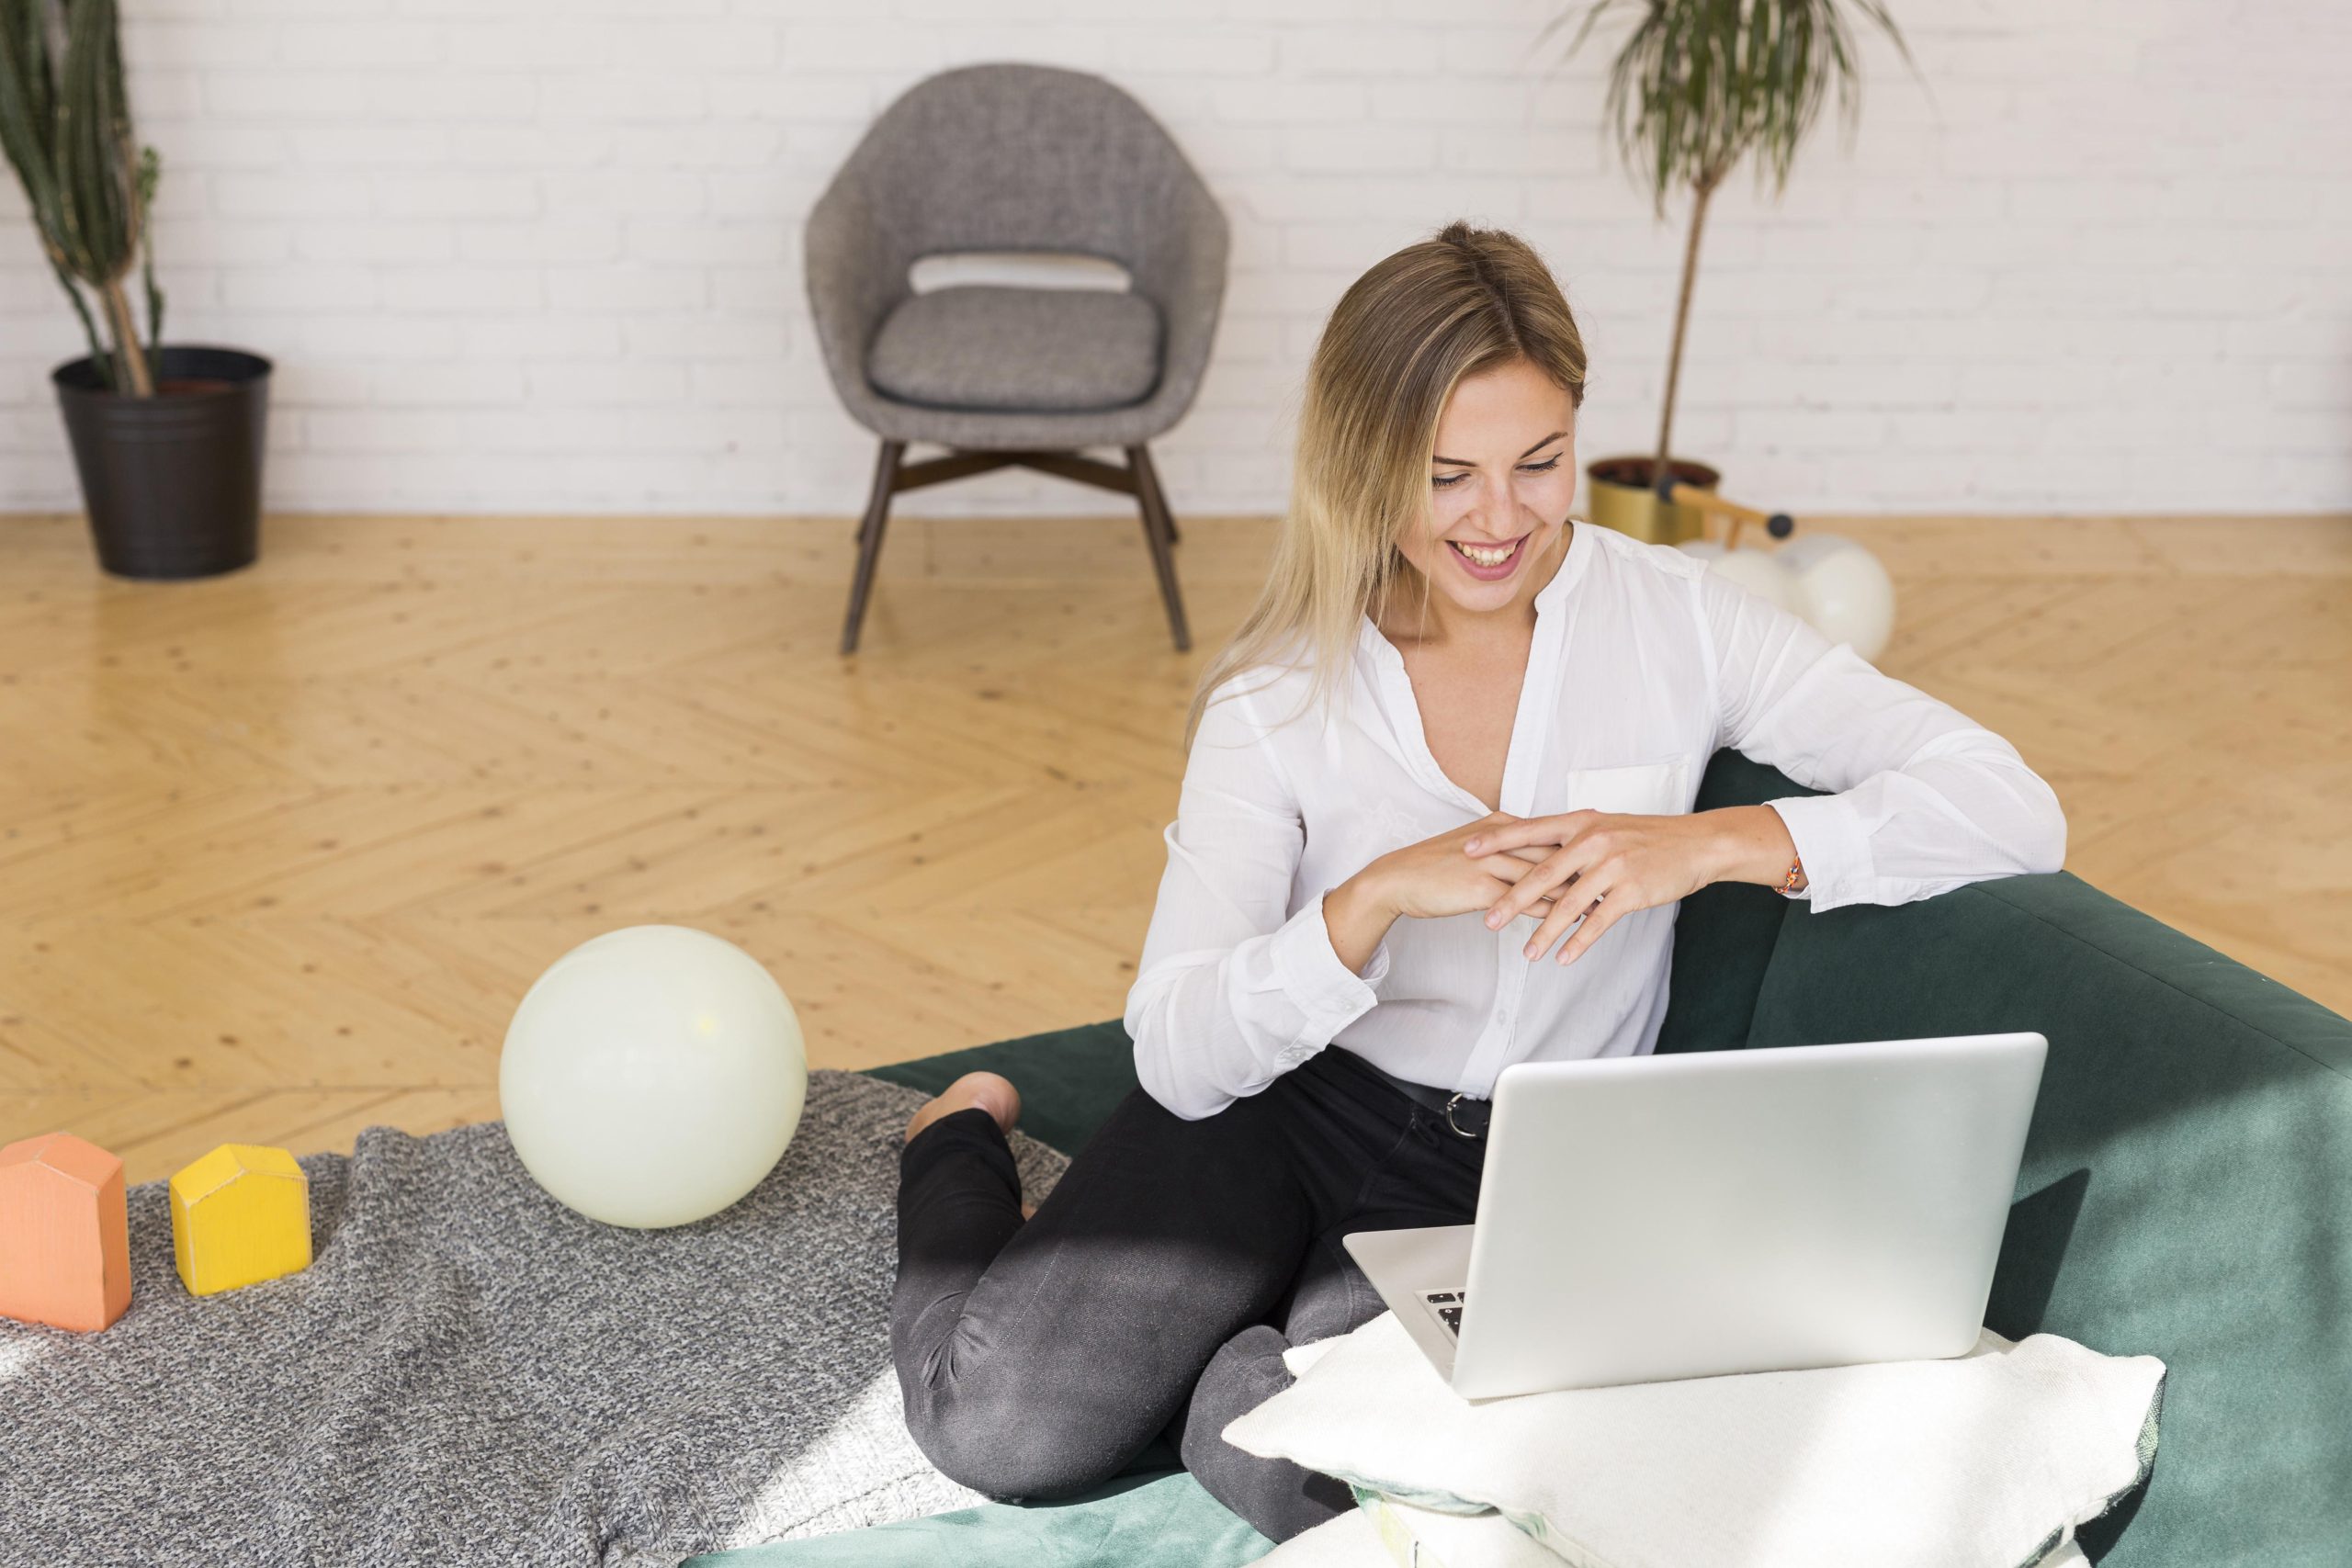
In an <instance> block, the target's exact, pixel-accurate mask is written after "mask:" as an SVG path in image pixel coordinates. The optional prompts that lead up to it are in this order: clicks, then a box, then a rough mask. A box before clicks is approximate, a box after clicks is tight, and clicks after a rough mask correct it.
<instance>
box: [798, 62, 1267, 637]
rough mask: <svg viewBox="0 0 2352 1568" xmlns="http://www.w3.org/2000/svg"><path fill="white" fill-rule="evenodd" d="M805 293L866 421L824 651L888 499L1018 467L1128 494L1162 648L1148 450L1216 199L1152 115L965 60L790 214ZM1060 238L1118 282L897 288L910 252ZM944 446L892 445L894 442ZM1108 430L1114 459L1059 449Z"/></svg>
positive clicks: (1109, 91) (1188, 337) (1104, 95)
mask: <svg viewBox="0 0 2352 1568" xmlns="http://www.w3.org/2000/svg"><path fill="white" fill-rule="evenodd" d="M806 243H807V274H808V285H809V310H810V311H811V313H812V314H813V315H814V317H815V319H816V324H817V340H818V342H819V344H820V345H821V346H822V348H823V351H824V355H825V368H826V370H827V371H828V373H830V374H831V377H832V380H833V386H834V389H835V390H836V391H837V392H839V394H840V396H841V400H842V403H843V405H844V406H845V407H846V408H847V409H848V411H849V413H850V417H852V418H853V419H854V420H856V421H857V422H858V423H860V424H862V425H864V426H865V428H866V429H868V430H871V431H873V432H874V433H875V434H876V435H878V436H880V437H881V438H882V448H881V454H880V457H879V459H878V461H877V462H876V467H875V471H874V488H873V492H872V494H871V496H870V497H869V498H868V500H867V502H866V508H865V518H864V520H863V521H862V522H860V524H859V525H858V533H857V541H858V551H857V575H856V579H855V581H854V582H853V583H852V585H851V588H850V598H849V615H848V618H847V621H846V622H845V623H844V625H843V626H842V652H843V653H845V654H846V653H850V652H853V651H854V650H855V649H856V647H857V635H858V627H859V625H860V623H861V622H863V620H864V619H865V603H866V597H867V594H868V593H869V592H871V590H872V587H873V582H874V569H875V564H876V561H877V560H878V559H879V558H880V557H881V553H882V531H883V526H884V524H885V523H886V521H887V520H888V514H889V505H890V497H891V496H893V495H895V494H898V493H899V491H910V490H915V489H919V488H921V487H922V486H924V485H931V484H938V483H941V482H943V481H944V480H948V479H962V478H964V477H966V476H967V475H970V474H978V473H983V472H986V471H988V470H989V469H991V468H1004V467H1007V466H1009V465H1014V464H1018V465H1020V466H1022V467H1024V468H1035V469H1037V470H1038V471H1040V472H1043V473H1048V474H1056V475H1058V476H1060V477H1061V478H1063V479H1074V480H1077V481H1078V482H1080V483H1082V484H1091V485H1097V486H1100V487H1101V488H1103V489H1104V490H1112V491H1119V492H1121V493H1123V494H1127V495H1132V496H1134V497H1135V498H1136V503H1137V506H1138V509H1139V510H1140V511H1141V513H1142V518H1143V530H1144V538H1145V541H1146V543H1147V545H1148V547H1149V549H1150V552H1151V564H1152V570H1154V571H1155V572H1156V573H1157V574H1158V575H1159V592H1160V598H1161V599H1162V600H1163V601H1164V602H1165V604H1166V605H1167V609H1168V625H1169V629H1170V632H1171V633H1172V634H1173V636H1174V637H1175V641H1176V647H1177V648H1178V649H1179V650H1182V649H1188V648H1190V647H1191V646H1192V634H1191V633H1190V632H1189V631H1188V630H1187V629H1186V628H1185V625H1184V605H1183V600H1182V596H1181V595H1180V593H1179V592H1178V591H1177V587H1176V562H1175V557H1174V556H1173V554H1172V553H1171V549H1170V547H1172V546H1173V545H1174V544H1175V542H1176V523H1175V519H1174V518H1173V517H1171V516H1170V514H1169V511H1168V501H1167V497H1166V496H1165V495H1163V494H1162V493H1161V491H1160V488H1159V476H1158V474H1157V473H1156V471H1155V470H1154V468H1153V467H1152V461H1151V453H1150V450H1149V448H1148V446H1147V445H1146V444H1147V443H1148V441H1149V440H1150V439H1151V438H1152V437H1154V436H1156V435H1158V434H1160V433H1161V432H1162V431H1165V430H1167V429H1168V428H1169V427H1170V426H1171V425H1173V424H1174V423H1176V422H1177V420H1179V419H1180V418H1182V416H1183V414H1184V412H1185V411H1186V410H1187V409H1188V408H1190V407H1191V406H1192V402H1193V395H1194V393H1195V392H1196V391H1197V390H1198V389H1199V387H1200V382H1201V374H1202V371H1203V370H1204V368H1205V367H1206V366H1207V363H1208V355H1209V344H1210V340H1211V338H1212V336H1213V335H1214V333H1215V332H1216V318H1217V310H1218V307H1219V306H1220V305H1221V303H1222V302H1223V299H1224V296H1225V266H1226V250H1227V228H1226V220H1225V214H1224V212H1223V211H1222V210H1221V209H1219V208H1218V207H1217V205H1216V201H1215V200H1214V199H1213V198H1212V197H1210V195H1209V192H1208V187H1207V186H1205V185H1204V184H1203V183H1202V181H1201V177H1200V175H1198V174H1196V173H1195V172H1194V171H1193V166H1192V164H1190V163H1188V162H1186V160H1185V158H1184V155H1183V153H1182V152H1180V151H1179V150H1178V148H1177V146H1176V144H1175V142H1174V141H1171V140H1170V138H1169V135H1168V132H1167V131H1166V130H1164V129H1162V128H1161V126H1160V125H1159V121H1157V120H1155V119H1154V118H1151V116H1150V114H1149V113H1148V112H1147V111H1146V110H1145V109H1144V107H1143V106H1142V105H1140V104H1138V103H1136V100H1135V99H1134V98H1132V97H1130V96H1127V94H1126V93H1125V92H1124V91H1122V90H1121V89H1119V88H1118V87H1116V86H1114V85H1112V84H1111V83H1109V82H1106V81H1104V80H1103V78H1101V77H1099V76H1093V75H1090V74H1087V73H1084V72H1079V71H1069V70H1064V69H1061V68H1059V67H1055V66H1044V65H1025V64H1012V63H1005V64H981V65H967V66H962V67H958V68H957V69H956V70H953V71H945V72H942V73H939V74H937V75H935V76H932V77H929V78H927V79H925V80H923V81H922V82H918V83H917V84H915V85H913V86H912V87H910V88H909V89H908V90H907V91H906V92H905V93H904V94H902V95H901V96H899V98H898V99H897V101H896V102H894V103H892V104H891V105H890V106H889V107H888V108H886V109H884V110H883V111H882V113H881V115H880V116H879V118H876V120H875V122H874V124H873V126H872V127H871V128H870V129H868V130H867V131H866V133H865V137H864V138H863V139H862V140H861V141H859V142H858V144H857V146H856V148H855V149H854V150H853V151H852V152H851V153H850V156H849V159H848V161H847V162H846V163H844V164H842V167H841V170H840V172H838V173H837V174H836V175H834V176H833V179H832V182H831V184H830V185H828V186H826V187H825V192H824V194H823V195H822V196H820V197H819V198H818V200H817V204H816V206H815V207H814V208H813V209H811V210H810V212H809V224H808V231H807V242H806ZM953 251H1063V252H1079V253H1083V254H1091V255H1096V256H1101V257H1105V258H1108V259H1109V260H1111V261H1114V262H1117V263H1118V264H1120V265H1122V266H1124V267H1125V269H1126V271H1127V274H1128V278H1129V282H1130V288H1129V289H1128V290H1127V291H1124V292H1111V291H1104V290H1090V289H1055V288H1008V287H1004V286H1001V285H993V284H991V285H966V286H961V287H951V288H939V289H933V290H932V291H931V292H929V293H925V294H917V293H915V292H914V290H913V288H912V286H911V284H910V281H909V278H908V268H909V267H910V265H912V264H913V263H914V262H915V260H916V259H917V258H918V257H921V256H924V255H928V254H937V253H941V252H953ZM910 441H929V442H935V443H940V444H943V445H944V446H948V447H950V448H952V449H953V450H951V451H950V452H949V453H948V454H947V455H945V456H944V457H933V458H929V459H927V460H925V461H922V462H918V463H912V464H909V463H905V462H903V461H902V458H903V456H904V454H905V451H906V446H907V443H908V442H910ZM1085 446H1116V447H1119V448H1120V449H1121V450H1122V451H1123V452H1124V453H1125V457H1126V463H1125V466H1120V465H1116V464H1112V463H1107V462H1103V461H1101V460H1098V459H1096V458H1092V457H1085V456H1083V455H1081V454H1080V452H1079V451H1078V450H1077V448H1080V447H1085Z"/></svg>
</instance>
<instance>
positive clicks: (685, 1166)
mask: <svg viewBox="0 0 2352 1568" xmlns="http://www.w3.org/2000/svg"><path fill="white" fill-rule="evenodd" d="M808 1090H809V1056H808V1050H807V1046H806V1044H805V1043H804V1042H803V1040H802V1038H801V1032H800V1020H799V1017H798V1015H797V1014H796V1013H795V1012H794V1011H793V1010H792V1003H791V1000H790V999H789V998H786V996H785V994H784V987H781V986H779V985H777V984H776V982H775V976H772V975H770V974H769V973H768V972H767V970H766V969H765V968H763V966H762V965H761V964H760V961H759V960H758V959H756V958H753V957H752V955H751V954H750V953H746V952H744V951H743V950H742V949H741V948H740V947H738V946H736V945H735V944H734V943H733V942H729V941H728V940H727V939H726V938H724V937H718V936H713V935H711V934H710V933H709V932H708V931H696V930H695V929H694V928H693V927H691V926H668V925H647V926H628V927H626V928H624V929H622V930H619V931H607V932H605V934H604V935H603V936H599V937H594V938H592V939H590V940H589V941H587V942H582V943H581V944H580V945H579V946H578V947H575V948H573V949H572V950H571V952H569V953H565V954H564V955H563V956H562V957H560V958H559V959H557V960H556V961H555V963H554V964H550V965H549V966H548V971H547V973H546V974H544V975H542V976H539V977H538V979H537V981H536V982H534V983H533V984H532V986H531V988H530V989H529V990H528V991H526V992H525V993H524V996H523V1000H522V1003H521V1005H519V1006H518V1007H516V1008H515V1018H514V1021H513V1022H511V1023H510V1024H508V1026H507V1029H506V1043H505V1044H504V1046H503V1048H502V1049H501V1050H500V1052H499V1057H498V1100H499V1107H500V1109H501V1111H502V1112H503V1114H504V1116H505V1118H506V1134H507V1137H508V1138H509V1139H510V1140H511V1141H512V1142H513V1143H514V1145H515V1154H516V1155H517V1156H520V1157H521V1159H522V1161H523V1164H524V1167H525V1168H526V1169H528V1170H529V1171H530V1173H531V1175H532V1177H533V1179H536V1180H537V1182H538V1184H539V1185H540V1186H541V1187H543V1188H545V1189H546V1190H548V1193H549V1195H551V1196H552V1197H554V1198H555V1199H556V1200H557V1201H560V1202H562V1203H564V1204H566V1205H568V1206H570V1207H571V1208H573V1209H575V1210H577V1211H579V1212H580V1213H582V1214H585V1215H587V1216H588V1217H589V1218H590V1219H593V1220H601V1221H603V1222H604V1223H605V1224H614V1225H628V1226H632V1227H636V1228H639V1229H652V1228H656V1227H659V1226H663V1225H682V1224H690V1223H692V1222H693V1221H695V1220H699V1219H703V1218H706V1217H707V1216H709V1215H711V1214H715V1213H718V1212H719V1211H720V1210H721V1209H724V1208H726V1207H727V1206H728V1205H729V1204H730V1203H733V1202H734V1201H736V1200H737V1199H739V1198H741V1197H742V1196H743V1194H745V1193H746V1192H749V1191H750V1190H752V1188H754V1187H757V1186H758V1185H759V1184H760V1182H761V1180H762V1179H763V1178H764V1177H766V1175H767V1174H768V1172H769V1171H771V1170H773V1169H775V1163H776V1161H777V1160H779V1159H781V1158H783V1157H784V1151H785V1148H786V1145H789V1144H790V1143H791V1142H792V1134H793V1133H794V1132H795V1130H797V1128H798V1127H799V1125H800V1108H801V1105H802V1103H803V1101H804V1100H806V1099H807V1097H808Z"/></svg>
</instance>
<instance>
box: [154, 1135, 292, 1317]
mask: <svg viewBox="0 0 2352 1568" xmlns="http://www.w3.org/2000/svg"><path fill="white" fill-rule="evenodd" d="M171 1200H172V1260H173V1261H174V1262H175V1264H177V1265H178V1267H179V1271H180V1282H181V1283H182V1284H184V1285H186V1286H187V1289H188V1293H189V1294H190V1295H197V1296H209V1295H214V1294H217V1293H219V1292H222V1291H233V1290H236V1289H238V1288H239V1287H240V1286H243V1285H253V1284H258V1283H260V1282H261V1281H262V1280H275V1279H277V1278H278V1277H279V1276H281V1275H285V1274H294V1273H299V1272H300V1271H301V1270H302V1269H308V1268H309V1267H310V1266H311V1179H310V1178H309V1176H307V1175H306V1174H304V1172H303V1170H302V1168H301V1167H300V1165H298V1164H296V1163H295V1160H294V1156H292V1155H290V1154H288V1153H287V1152H286V1151H285V1150H284V1149H274V1148H270V1147H268V1146H267V1145H262V1144H223V1145H220V1147H219V1148H217V1149H214V1150H213V1151H212V1152H211V1153H210V1154H209V1155H206V1156H204V1157H203V1158H201V1159H198V1160H195V1161H193V1162H191V1163H190V1164H188V1165H187V1166H185V1167H183V1168H181V1170H180V1172H179V1174H178V1175H176V1176H175V1177H173V1178H172V1185H171Z"/></svg>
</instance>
